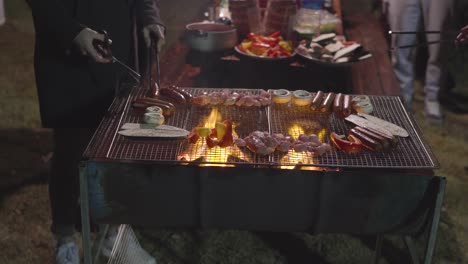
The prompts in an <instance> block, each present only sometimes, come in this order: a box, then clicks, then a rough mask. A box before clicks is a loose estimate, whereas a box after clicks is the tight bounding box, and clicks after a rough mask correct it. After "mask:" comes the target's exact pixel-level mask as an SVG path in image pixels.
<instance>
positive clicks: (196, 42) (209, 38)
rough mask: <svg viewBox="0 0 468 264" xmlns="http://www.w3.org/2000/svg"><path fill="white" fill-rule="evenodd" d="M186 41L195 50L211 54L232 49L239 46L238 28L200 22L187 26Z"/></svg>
mask: <svg viewBox="0 0 468 264" xmlns="http://www.w3.org/2000/svg"><path fill="white" fill-rule="evenodd" d="M185 29H186V39H187V42H188V43H189V45H190V47H191V48H192V49H194V50H198V51H204V52H211V51H220V50H226V49H232V48H233V47H234V46H235V45H236V44H237V31H236V28H234V27H233V26H230V25H226V24H220V23H215V22H198V23H192V24H188V25H186V26H185Z"/></svg>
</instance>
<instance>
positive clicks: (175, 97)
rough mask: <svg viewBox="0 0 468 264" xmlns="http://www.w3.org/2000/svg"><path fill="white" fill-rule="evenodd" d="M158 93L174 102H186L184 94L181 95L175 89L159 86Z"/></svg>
mask: <svg viewBox="0 0 468 264" xmlns="http://www.w3.org/2000/svg"><path fill="white" fill-rule="evenodd" d="M159 94H160V95H162V96H164V97H167V98H168V99H169V100H171V101H173V102H175V103H176V104H181V105H185V104H187V100H185V96H183V95H182V94H181V93H180V92H179V91H178V90H176V89H170V88H161V89H159Z"/></svg>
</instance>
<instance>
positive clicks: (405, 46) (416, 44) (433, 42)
mask: <svg viewBox="0 0 468 264" xmlns="http://www.w3.org/2000/svg"><path fill="white" fill-rule="evenodd" d="M442 33H443V32H442V31H437V30H432V31H431V30H430V31H393V30H389V31H388V34H389V35H390V36H391V35H393V34H395V35H414V34H442ZM446 42H453V41H452V40H444V39H441V40H435V41H427V42H423V43H415V44H410V45H403V46H397V47H392V48H391V49H390V51H394V50H397V49H407V48H415V47H423V46H428V45H433V44H439V43H446Z"/></svg>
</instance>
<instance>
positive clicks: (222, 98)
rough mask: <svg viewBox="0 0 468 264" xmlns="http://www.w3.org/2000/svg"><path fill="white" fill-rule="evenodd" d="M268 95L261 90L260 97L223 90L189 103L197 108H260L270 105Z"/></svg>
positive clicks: (205, 94)
mask: <svg viewBox="0 0 468 264" xmlns="http://www.w3.org/2000/svg"><path fill="white" fill-rule="evenodd" d="M270 97H271V96H270V94H269V93H268V92H267V91H264V90H261V92H260V95H254V94H252V93H250V92H244V93H236V92H231V91H230V90H229V89H225V90H223V91H221V92H212V93H204V94H202V95H198V96H195V97H193V98H192V99H191V103H193V104H194V105H197V106H205V105H225V106H232V105H237V106H246V107H252V106H255V107H261V106H268V105H270V103H271V98H270Z"/></svg>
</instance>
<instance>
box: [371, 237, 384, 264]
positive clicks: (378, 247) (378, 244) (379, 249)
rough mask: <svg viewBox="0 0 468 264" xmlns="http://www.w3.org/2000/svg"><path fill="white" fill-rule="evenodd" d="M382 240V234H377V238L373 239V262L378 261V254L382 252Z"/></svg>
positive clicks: (376, 263) (375, 263)
mask: <svg viewBox="0 0 468 264" xmlns="http://www.w3.org/2000/svg"><path fill="white" fill-rule="evenodd" d="M382 242H383V235H377V239H376V241H375V252H374V261H373V263H374V264H378V263H379V259H380V255H381V253H382Z"/></svg>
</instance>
